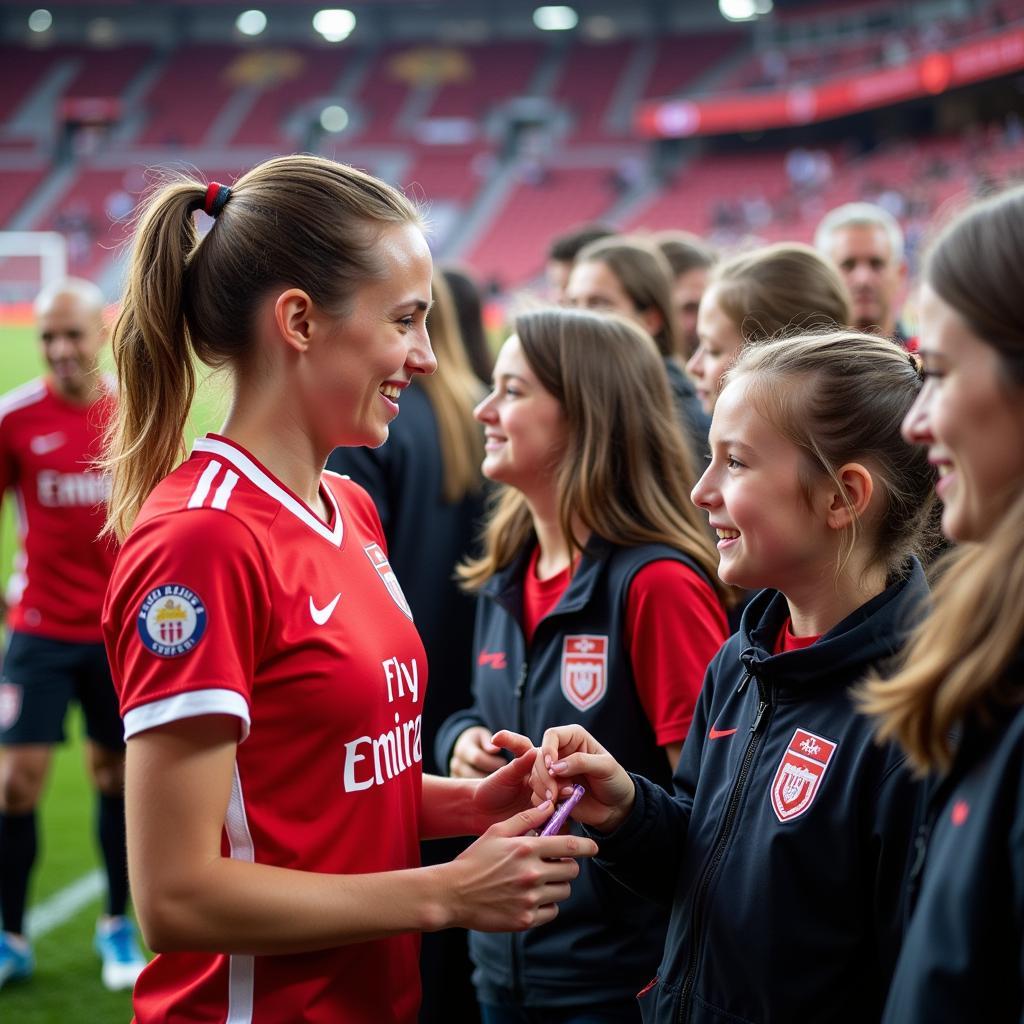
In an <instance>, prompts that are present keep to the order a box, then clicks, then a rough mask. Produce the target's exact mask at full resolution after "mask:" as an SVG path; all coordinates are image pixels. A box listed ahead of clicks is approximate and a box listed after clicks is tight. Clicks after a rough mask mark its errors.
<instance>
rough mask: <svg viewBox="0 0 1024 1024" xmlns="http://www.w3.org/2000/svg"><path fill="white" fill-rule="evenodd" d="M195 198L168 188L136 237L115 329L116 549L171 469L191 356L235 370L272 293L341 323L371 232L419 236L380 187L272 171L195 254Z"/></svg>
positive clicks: (112, 508)
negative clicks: (291, 295)
mask: <svg viewBox="0 0 1024 1024" xmlns="http://www.w3.org/2000/svg"><path fill="white" fill-rule="evenodd" d="M206 191H207V186H206V185H205V184H203V183H201V182H199V181H196V180H193V179H189V178H184V177H183V178H180V179H178V180H176V181H175V182H173V183H172V184H169V185H167V186H166V187H164V188H162V189H161V190H160V191H159V192H157V193H156V194H154V195H153V196H152V198H151V199H150V200H149V202H148V204H147V206H146V208H145V212H144V213H143V215H142V218H141V221H140V223H139V225H138V228H137V230H136V232H135V240H134V244H133V248H132V256H131V264H130V268H129V276H128V286H127V290H126V293H125V297H124V303H123V305H122V307H121V314H120V316H119V317H118V320H117V324H116V326H115V328H114V338H113V349H114V362H115V364H116V366H117V376H118V382H119V386H120V402H119V411H118V417H117V420H116V421H115V423H114V424H113V428H112V433H111V436H110V439H109V443H108V450H107V459H106V464H107V466H108V468H109V469H110V470H111V471H112V474H113V489H112V493H111V497H110V504H109V511H108V516H107V526H106V530H107V531H108V532H111V533H114V534H116V535H117V536H118V537H121V538H123V537H124V536H125V534H126V533H127V532H128V530H129V528H130V527H131V524H132V522H133V521H134V519H135V516H136V515H137V514H138V511H139V508H140V507H141V505H142V503H143V501H144V500H145V499H146V497H147V496H148V495H149V492H150V491H151V490H152V489H153V488H154V487H155V486H156V484H157V483H158V482H159V481H160V480H161V479H162V478H163V477H164V476H166V475H167V474H168V473H169V472H170V471H171V470H172V469H173V468H174V466H175V465H176V464H177V462H178V461H179V460H180V459H181V457H182V455H183V450H184V437H183V434H184V428H185V421H186V418H187V416H188V411H189V407H190V405H191V403H192V398H193V395H194V394H195V387H196V371H195V364H194V361H193V356H195V357H196V358H198V359H199V360H200V361H201V362H203V363H205V364H206V365H207V366H211V367H219V366H224V365H226V364H232V365H240V364H242V363H243V362H244V361H245V360H246V359H247V358H248V357H249V354H250V352H249V350H250V335H251V330H252V324H253V319H254V315H255V309H256V306H257V304H258V303H259V302H260V300H261V299H262V298H263V297H264V295H265V294H266V293H267V291H268V290H269V289H271V288H273V287H281V288H284V287H289V286H295V287H299V288H302V289H304V290H305V291H306V292H308V293H309V295H310V297H311V298H312V299H313V301H314V302H316V303H317V305H319V306H320V307H321V308H323V309H325V310H328V311H330V312H332V313H334V314H335V315H338V316H340V315H343V314H344V313H345V311H346V309H347V308H348V304H349V303H350V301H351V299H352V297H353V295H354V293H355V291H356V289H357V288H358V287H359V285H360V284H361V283H362V282H364V281H366V280H367V279H369V278H373V277H375V276H377V275H379V274H380V273H381V265H380V263H379V257H378V255H377V252H376V242H377V238H378V236H379V233H380V230H381V229H382V228H384V227H386V226H389V225H397V224H405V223H418V222H419V217H418V214H417V211H416V209H415V208H414V207H413V206H412V204H411V203H410V202H409V201H408V200H407V199H406V198H405V197H404V196H402V195H401V194H400V193H398V192H396V191H395V190H394V189H393V188H391V187H390V186H389V185H386V184H385V183H384V182H382V181H378V180H377V179H376V178H373V177H371V176H370V175H368V174H364V173H363V172H361V171H357V170H355V169H354V168H352V167H347V166H345V165H343V164H338V163H335V162H334V161H332V160H325V159H321V158H319V157H313V156H286V157H278V158H277V159H274V160H268V161H267V162H265V163H262V164H260V165H259V166H257V167H255V168H253V169H252V170H251V171H249V172H248V173H247V174H245V175H243V176H242V177H241V178H240V179H239V180H238V181H237V182H236V183H235V184H234V185H233V186H232V189H231V194H230V198H229V199H228V201H227V203H226V205H224V206H223V209H222V210H221V212H220V214H219V215H218V217H217V220H216V222H215V223H214V225H213V227H212V228H211V229H210V231H209V232H208V233H207V234H206V236H205V237H204V238H203V239H202V240H200V238H199V235H198V232H197V230H196V225H195V222H194V219H193V214H194V213H195V211H196V210H200V209H202V208H203V203H204V198H205V196H206Z"/></svg>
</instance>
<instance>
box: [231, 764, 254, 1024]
mask: <svg viewBox="0 0 1024 1024" xmlns="http://www.w3.org/2000/svg"><path fill="white" fill-rule="evenodd" d="M224 831H225V832H226V833H227V837H228V846H229V848H230V850H231V859H232V860H242V861H248V862H249V863H250V864H251V863H252V862H253V861H255V860H256V851H255V847H254V844H253V841H252V831H251V830H250V828H249V819H248V815H247V814H246V813H245V794H244V792H243V791H242V778H241V776H240V775H239V773H238V762H237V761H236V762H235V771H234V775H233V776H232V779H231V798H230V800H229V801H228V809H227V813H226V814H225V815H224ZM255 972H256V962H255V960H254V958H253V957H251V956H247V955H244V954H239V953H236V954H234V955H233V956H232V957H231V958H230V960H229V961H228V1014H227V1021H226V1022H225V1024H252V1016H253V1008H254V994H255V977H256V973H255Z"/></svg>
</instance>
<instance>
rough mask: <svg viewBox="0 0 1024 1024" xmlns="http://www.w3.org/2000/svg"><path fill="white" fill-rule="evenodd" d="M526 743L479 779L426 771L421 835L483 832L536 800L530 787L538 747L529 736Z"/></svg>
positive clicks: (432, 835)
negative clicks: (520, 749)
mask: <svg viewBox="0 0 1024 1024" xmlns="http://www.w3.org/2000/svg"><path fill="white" fill-rule="evenodd" d="M487 735H488V737H489V736H490V731H489V730H488V732H487ZM524 740H525V738H524ZM525 744H526V747H525V748H524V750H522V751H520V752H519V756H517V757H516V758H515V759H514V760H512V761H509V762H506V761H505V760H504V759H503V760H502V766H501V767H500V768H498V769H497V770H496V771H493V772H491V774H490V775H487V776H486V777H484V778H482V779H471V778H451V779H448V778H443V777H442V776H439V775H425V776H424V777H423V805H422V812H421V824H420V837H421V838H422V839H441V838H444V837H446V836H478V835H482V834H483V833H484V832H485V831H486V830H487V829H488V828H490V826H492V825H494V824H496V823H497V822H500V821H505V820H506V819H507V818H510V817H512V816H513V815H514V814H516V813H518V812H520V811H524V810H526V809H527V808H528V807H530V806H531V804H535V803H538V802H539V801H537V800H534V799H533V790H532V789H531V787H530V774H531V772H532V770H533V767H534V762H535V761H536V758H537V751H536V749H535V748H534V747H533V746H532V745H531V744H530V743H529V741H528V740H526V741H525Z"/></svg>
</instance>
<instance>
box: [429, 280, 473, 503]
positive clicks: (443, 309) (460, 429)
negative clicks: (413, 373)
mask: <svg viewBox="0 0 1024 1024" xmlns="http://www.w3.org/2000/svg"><path fill="white" fill-rule="evenodd" d="M433 292H434V295H433V298H434V304H433V305H432V306H431V307H430V312H429V313H428V314H427V331H428V333H429V334H430V344H431V346H432V347H433V349H434V355H435V356H436V357H437V370H436V371H435V372H434V373H432V374H430V376H428V377H424V378H423V379H422V380H420V381H419V385H418V386H420V387H422V388H423V390H424V391H425V392H426V395H427V398H428V399H429V401H430V405H431V408H432V409H433V410H434V417H435V418H436V419H437V433H438V439H439V440H440V443H441V462H442V465H443V466H444V483H443V487H442V493H443V495H444V500H445V501H447V502H448V503H449V504H455V503H456V502H459V501H462V499H463V498H465V497H466V496H467V495H469V494H473V493H476V492H478V491H480V490H481V489H482V488H483V475H482V474H481V472H480V463H481V462H482V461H483V457H484V439H483V431H482V430H481V429H480V424H479V423H477V422H476V420H475V419H473V409H474V407H475V406H476V404H477V402H479V401H480V399H481V398H483V396H484V394H485V393H486V391H487V389H486V388H485V387H484V386H483V384H481V383H480V381H479V380H478V379H477V377H476V374H475V373H474V372H473V368H472V367H471V366H470V364H469V357H468V355H467V353H466V349H465V347H464V346H463V344H462V336H461V334H460V333H459V322H458V318H457V316H456V312H455V303H454V301H453V299H452V293H451V290H450V289H449V288H448V285H447V283H446V282H445V279H444V277H443V275H441V274H435V275H434V283H433Z"/></svg>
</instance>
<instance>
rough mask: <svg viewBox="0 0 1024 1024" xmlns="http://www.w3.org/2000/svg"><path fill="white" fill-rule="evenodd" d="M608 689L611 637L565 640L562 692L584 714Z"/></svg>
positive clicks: (586, 637)
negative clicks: (609, 642) (609, 641)
mask: <svg viewBox="0 0 1024 1024" xmlns="http://www.w3.org/2000/svg"><path fill="white" fill-rule="evenodd" d="M607 689H608V637H606V636H567V637H566V638H565V639H564V640H563V641H562V693H563V694H565V699H566V700H567V701H569V703H570V704H572V705H574V706H575V707H578V708H579V709H580V711H586V710H587V708H589V707H591V706H592V705H594V704H596V703H597V702H598V701H599V700H600V699H601V698H602V697H603V696H604V695H605V691H606V690H607Z"/></svg>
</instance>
